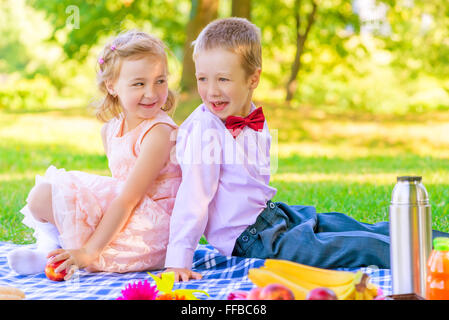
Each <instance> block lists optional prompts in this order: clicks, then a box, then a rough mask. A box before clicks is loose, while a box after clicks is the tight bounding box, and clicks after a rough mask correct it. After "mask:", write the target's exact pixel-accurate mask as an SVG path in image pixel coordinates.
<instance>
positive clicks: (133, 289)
mask: <svg viewBox="0 0 449 320" xmlns="http://www.w3.org/2000/svg"><path fill="white" fill-rule="evenodd" d="M158 293H159V290H157V288H156V286H152V285H150V283H149V282H148V281H147V280H145V282H142V281H139V282H135V283H134V284H131V283H129V284H128V285H127V286H126V287H125V290H122V295H121V296H120V297H118V298H117V300H155V299H156V296H157V294H158Z"/></svg>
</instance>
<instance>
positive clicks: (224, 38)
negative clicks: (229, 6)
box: [192, 17, 262, 76]
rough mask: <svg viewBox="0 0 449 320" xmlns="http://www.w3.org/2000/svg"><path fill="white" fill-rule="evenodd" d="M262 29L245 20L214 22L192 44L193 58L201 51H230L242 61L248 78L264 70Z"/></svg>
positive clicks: (226, 19) (232, 18) (235, 18)
mask: <svg viewBox="0 0 449 320" xmlns="http://www.w3.org/2000/svg"><path fill="white" fill-rule="evenodd" d="M260 39H261V35H260V29H259V28H258V27H257V26H256V25H254V24H253V23H251V22H249V21H248V20H247V19H245V18H237V17H231V18H224V19H218V20H215V21H212V22H211V23H209V24H208V25H207V26H206V27H205V28H204V29H203V30H202V31H201V33H200V34H199V35H198V37H197V38H196V40H195V41H193V42H192V44H193V45H194V47H193V58H194V59H195V57H196V55H197V54H198V52H200V51H201V50H209V49H215V48H222V49H226V50H230V51H231V52H233V53H235V54H237V55H239V56H240V57H241V59H242V67H243V69H244V70H245V72H246V75H247V76H250V75H251V74H253V73H254V72H255V71H256V70H257V69H258V68H262V46H261V40H260Z"/></svg>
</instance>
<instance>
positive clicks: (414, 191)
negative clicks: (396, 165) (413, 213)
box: [391, 176, 429, 205]
mask: <svg viewBox="0 0 449 320" xmlns="http://www.w3.org/2000/svg"><path fill="white" fill-rule="evenodd" d="M397 181H398V182H397V183H396V186H395V187H394V189H393V194H392V196H391V204H392V205H427V204H429V195H428V194H427V190H426V188H425V187H424V185H423V184H422V183H421V181H422V177H418V176H400V177H397Z"/></svg>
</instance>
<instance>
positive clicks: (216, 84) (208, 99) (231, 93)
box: [194, 48, 260, 121]
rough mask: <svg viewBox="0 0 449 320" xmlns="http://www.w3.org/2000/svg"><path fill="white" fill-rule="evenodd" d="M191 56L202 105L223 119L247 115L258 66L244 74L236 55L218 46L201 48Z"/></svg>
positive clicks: (258, 72) (257, 77)
mask: <svg viewBox="0 0 449 320" xmlns="http://www.w3.org/2000/svg"><path fill="white" fill-rule="evenodd" d="M194 60H195V69H196V73H195V75H196V78H197V85H198V93H199V94H200V96H201V99H202V100H203V103H204V104H205V105H206V107H207V108H208V109H209V110H210V111H211V112H212V113H213V114H215V115H216V116H218V117H219V118H220V119H221V120H223V121H225V120H226V118H227V117H228V116H231V115H233V116H242V117H245V116H247V115H248V114H249V112H250V110H251V98H252V93H253V91H254V89H255V88H256V87H257V85H258V83H259V79H260V69H258V70H256V71H255V72H254V74H252V75H250V76H249V77H248V75H247V74H246V73H245V70H244V69H243V67H242V62H241V58H240V56H239V55H237V54H235V53H233V52H231V51H229V50H226V49H222V48H215V49H208V50H202V51H200V52H198V53H197V54H196V56H195V59H194Z"/></svg>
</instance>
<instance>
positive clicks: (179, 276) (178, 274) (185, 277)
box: [158, 268, 203, 282]
mask: <svg viewBox="0 0 449 320" xmlns="http://www.w3.org/2000/svg"><path fill="white" fill-rule="evenodd" d="M166 272H174V273H175V282H178V281H180V280H182V281H189V280H190V279H195V280H200V279H201V278H202V277H203V276H202V275H201V273H198V272H194V271H192V270H189V269H184V268H167V269H165V270H164V271H163V272H161V273H159V274H158V275H159V276H160V275H161V274H162V273H166Z"/></svg>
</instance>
